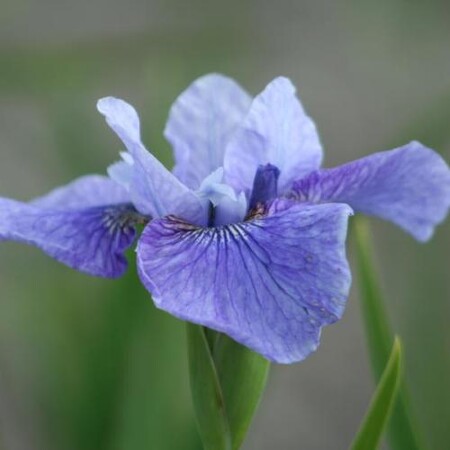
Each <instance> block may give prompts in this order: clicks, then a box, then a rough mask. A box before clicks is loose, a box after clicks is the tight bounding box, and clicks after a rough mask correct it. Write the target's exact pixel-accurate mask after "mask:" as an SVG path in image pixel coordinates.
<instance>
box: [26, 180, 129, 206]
mask: <svg viewBox="0 0 450 450" xmlns="http://www.w3.org/2000/svg"><path fill="white" fill-rule="evenodd" d="M130 202H131V199H130V195H129V194H128V192H127V191H126V190H125V189H123V187H122V186H120V185H119V184H117V183H116V182H115V181H113V180H111V179H109V178H108V177H104V176H101V175H86V176H84V177H80V178H77V179H76V180H74V181H72V182H71V183H69V184H66V185H65V186H61V187H58V188H56V189H54V190H53V191H51V192H49V193H48V194H46V195H44V196H42V197H39V198H36V199H34V200H33V201H32V204H33V205H34V206H38V207H40V208H61V207H62V208H64V209H77V208H88V207H91V206H101V205H113V204H118V203H130Z"/></svg>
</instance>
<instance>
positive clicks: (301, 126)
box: [224, 77, 322, 192]
mask: <svg viewBox="0 0 450 450" xmlns="http://www.w3.org/2000/svg"><path fill="white" fill-rule="evenodd" d="M321 161H322V146H321V144H320V140H319V136H318V134H317V131H316V127H315V125H314V122H313V121H312V120H311V119H310V118H309V117H308V116H307V115H306V113H305V111H304V110H303V107H302V105H301V103H300V101H299V100H298V98H297V97H296V95H295V87H294V86H293V85H292V83H291V82H290V81H289V80H288V79H287V78H283V77H279V78H276V79H275V80H273V81H272V82H271V83H269V85H268V86H267V87H266V88H265V89H264V91H263V92H262V93H261V94H259V95H258V96H257V97H256V98H255V99H254V100H253V103H252V105H251V108H250V111H249V113H248V115H247V117H246V119H245V121H244V122H243V124H242V126H241V127H240V128H239V129H238V130H237V131H236V133H235V135H234V137H233V139H232V140H231V142H230V144H229V145H228V147H227V150H226V153H225V160H224V169H225V175H226V180H227V181H228V182H229V183H231V184H232V185H233V186H234V187H235V188H236V189H237V190H238V191H239V190H244V191H249V190H250V189H251V187H252V183H253V178H254V176H255V173H256V170H257V168H258V166H259V165H265V164H268V163H270V164H273V165H275V166H277V167H278V168H279V169H280V172H281V174H280V179H279V185H278V186H279V189H280V192H283V191H284V190H286V189H287V188H288V187H290V185H291V183H292V182H293V181H294V180H296V179H298V178H299V177H301V176H304V175H307V174H308V173H310V172H312V171H313V170H316V169H318V168H319V166H320V163H321Z"/></svg>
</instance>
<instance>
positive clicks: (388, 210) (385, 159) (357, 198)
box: [293, 142, 450, 241]
mask: <svg viewBox="0 0 450 450" xmlns="http://www.w3.org/2000/svg"><path fill="white" fill-rule="evenodd" d="M293 192H294V196H295V198H297V199H299V200H305V201H310V202H340V203H347V204H349V205H350V206H351V207H352V208H353V209H354V210H355V211H356V212H362V213H365V214H370V215H374V216H378V217H381V218H383V219H386V220H390V221H392V222H394V223H395V224H396V225H398V226H400V227H401V228H403V229H404V230H406V231H408V232H409V233H411V234H412V235H413V236H414V237H415V238H416V239H418V240H419V241H426V240H428V239H429V238H430V237H431V236H432V234H433V231H434V227H435V226H436V225H438V224H439V223H440V222H442V221H443V220H444V219H445V217H446V215H447V213H448V209H449V207H450V170H449V167H448V166H447V164H446V163H445V161H444V160H443V159H442V158H441V157H440V156H439V155H438V154H437V153H436V152H434V151H433V150H430V149H428V148H426V147H424V146H423V145H422V144H420V143H419V142H411V143H410V144H407V145H405V146H403V147H400V148H397V149H395V150H391V151H386V152H380V153H375V154H373V155H370V156H367V157H365V158H362V159H358V160H356V161H353V162H350V163H348V164H344V165H342V166H339V167H336V168H333V169H324V170H320V171H317V172H315V173H313V174H311V175H310V176H308V177H306V178H304V179H301V180H299V181H297V182H295V183H294V186H293Z"/></svg>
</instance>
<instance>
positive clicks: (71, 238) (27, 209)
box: [0, 185, 135, 278]
mask: <svg viewBox="0 0 450 450" xmlns="http://www.w3.org/2000/svg"><path fill="white" fill-rule="evenodd" d="M69 186H70V185H69ZM64 195H65V193H64V192H63V190H59V191H54V192H53V193H52V194H50V195H49V196H48V197H47V198H43V200H45V201H41V202H40V203H41V204H42V205H44V204H46V205H49V204H50V203H53V202H54V201H55V202H56V203H58V205H59V209H53V208H52V209H49V208H40V207H38V206H36V204H39V201H38V202H37V203H36V204H29V203H22V202H17V201H14V200H9V199H3V198H0V240H12V241H17V242H22V243H25V244H29V245H34V246H36V247H38V248H40V249H41V250H43V251H44V252H45V253H47V254H48V255H50V256H51V257H53V258H55V259H56V260H58V261H60V262H62V263H64V264H66V265H67V266H69V267H71V268H73V269H76V270H79V271H81V272H85V273H88V274H90V275H95V276H101V277H107V278H115V277H118V276H120V275H122V274H123V272H124V271H125V269H126V267H127V261H126V259H125V256H124V252H125V250H126V249H127V248H129V247H130V246H131V244H132V243H133V241H134V238H135V229H134V227H133V226H132V224H131V223H129V222H128V221H127V217H128V216H129V215H130V214H132V213H133V212H135V210H134V208H133V207H132V206H131V205H130V204H128V205H127V204H116V205H106V206H104V205H103V206H88V207H86V208H83V209H76V208H75V207H74V204H72V205H70V206H69V207H68V208H67V209H63V206H62V205H60V204H59V200H61V199H62V198H63V197H64ZM58 197H59V198H58ZM55 206H56V205H55Z"/></svg>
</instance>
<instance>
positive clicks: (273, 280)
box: [137, 200, 351, 363]
mask: <svg viewBox="0 0 450 450" xmlns="http://www.w3.org/2000/svg"><path fill="white" fill-rule="evenodd" d="M350 213H351V209H350V208H349V207H348V206H347V205H338V204H328V205H312V206H311V205H306V204H301V203H296V202H292V201H286V200H281V201H275V202H274V203H273V204H272V205H271V206H270V208H269V210H268V211H267V212H266V213H265V214H264V216H256V217H254V218H253V219H252V220H250V221H247V222H241V223H238V224H233V225H227V226H222V227H217V228H203V229H202V228H198V227H195V226H193V225H191V224H188V223H186V222H184V221H181V220H179V219H177V218H175V217H167V218H164V219H160V220H156V221H153V222H152V223H151V224H149V225H148V226H147V227H146V229H145V230H144V232H143V235H142V237H141V239H140V241H139V244H138V249H137V257H138V269H139V274H140V277H141V280H142V282H143V283H144V285H145V286H146V287H147V289H148V290H149V291H150V292H151V293H152V295H153V299H154V302H155V303H156V305H157V306H158V307H159V308H161V309H163V310H165V311H167V312H169V313H171V314H173V315H174V316H176V317H179V318H181V319H183V320H187V321H190V322H194V323H198V324H201V325H204V326H207V327H210V328H212V329H215V330H218V331H221V332H224V333H226V334H228V335H229V336H231V337H232V338H233V339H235V340H236V341H238V342H240V343H242V344H244V345H246V346H248V347H250V348H251V349H253V350H255V351H257V352H259V353H261V354H262V355H264V356H265V357H266V358H268V359H270V360H272V361H274V362H279V363H292V362H295V361H300V360H302V359H304V358H305V357H306V356H308V355H309V354H310V353H311V352H312V351H314V350H315V349H316V348H317V346H318V343H319V336H320V330H321V327H322V326H324V325H327V324H330V323H332V322H334V321H336V320H337V319H338V318H340V317H341V315H342V313H343V310H344V305H345V301H346V299H347V295H348V291H349V287H350V272H349V267H348V263H347V260H346V257H345V245H344V244H345V236H346V229H347V218H348V215H349V214H350Z"/></svg>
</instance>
